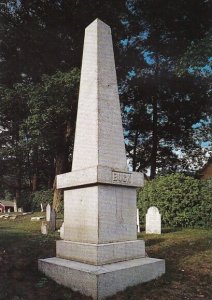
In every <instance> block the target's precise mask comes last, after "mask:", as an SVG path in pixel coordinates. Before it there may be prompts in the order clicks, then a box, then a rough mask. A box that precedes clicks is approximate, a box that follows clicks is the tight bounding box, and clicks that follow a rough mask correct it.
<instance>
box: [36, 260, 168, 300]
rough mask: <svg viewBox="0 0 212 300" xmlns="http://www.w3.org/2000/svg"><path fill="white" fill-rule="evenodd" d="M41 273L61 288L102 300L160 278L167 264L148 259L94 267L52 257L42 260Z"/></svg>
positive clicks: (40, 264)
mask: <svg viewBox="0 0 212 300" xmlns="http://www.w3.org/2000/svg"><path fill="white" fill-rule="evenodd" d="M39 270H40V271H42V272H43V273H45V274H46V275H47V276H48V277H50V278H52V279H53V280H55V281H56V282H57V283H58V284H62V285H63V286H66V287H68V288H71V289H72V290H73V291H79V292H80V293H82V294H83V295H86V296H91V297H92V298H93V299H95V300H101V299H105V298H106V297H108V296H112V295H114V294H116V293H117V292H119V291H123V290H125V289H126V288H127V287H129V286H135V285H137V284H140V283H142V282H147V281H150V280H152V279H155V278H157V277H159V276H161V275H162V274H164V273H165V263H164V260H162V259H155V258H149V257H146V258H138V259H133V260H128V261H123V262H117V263H112V264H106V265H102V266H94V265H90V264H85V263H80V262H76V261H70V260H66V259H61V258H57V257H53V258H47V259H40V260H39Z"/></svg>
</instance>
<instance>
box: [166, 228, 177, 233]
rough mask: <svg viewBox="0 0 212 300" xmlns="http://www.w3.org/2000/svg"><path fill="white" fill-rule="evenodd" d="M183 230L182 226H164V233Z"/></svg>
mask: <svg viewBox="0 0 212 300" xmlns="http://www.w3.org/2000/svg"><path fill="white" fill-rule="evenodd" d="M178 231H182V228H162V233H172V232H178Z"/></svg>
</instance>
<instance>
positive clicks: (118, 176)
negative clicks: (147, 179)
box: [112, 172, 131, 183]
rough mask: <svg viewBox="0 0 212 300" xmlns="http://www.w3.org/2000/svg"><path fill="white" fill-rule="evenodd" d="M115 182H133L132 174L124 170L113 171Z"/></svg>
mask: <svg viewBox="0 0 212 300" xmlns="http://www.w3.org/2000/svg"><path fill="white" fill-rule="evenodd" d="M112 175H113V183H131V174H130V173H122V172H113V173H112Z"/></svg>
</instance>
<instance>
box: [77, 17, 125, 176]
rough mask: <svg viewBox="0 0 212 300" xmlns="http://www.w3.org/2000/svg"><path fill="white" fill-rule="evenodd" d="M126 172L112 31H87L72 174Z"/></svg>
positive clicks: (98, 27)
mask: <svg viewBox="0 0 212 300" xmlns="http://www.w3.org/2000/svg"><path fill="white" fill-rule="evenodd" d="M98 165H100V166H107V167H111V168H114V169H119V170H122V171H127V161H126V154H125V146H124V139H123V129H122V121H121V114H120V104H119V95H118V87H117V79H116V70H115V62H114V54H113V45H112V37H111V30H110V27H109V26H107V25H106V24H104V23H103V22H102V21H100V20H99V19H97V20H95V21H94V22H93V23H92V24H91V25H90V26H88V27H87V28H86V30H85V41H84V51H83V61H82V70H81V82H80V93H79V102H78V113H77V124H76V134H75V143H74V155H73V164H72V171H75V170H81V169H85V168H88V167H93V166H98Z"/></svg>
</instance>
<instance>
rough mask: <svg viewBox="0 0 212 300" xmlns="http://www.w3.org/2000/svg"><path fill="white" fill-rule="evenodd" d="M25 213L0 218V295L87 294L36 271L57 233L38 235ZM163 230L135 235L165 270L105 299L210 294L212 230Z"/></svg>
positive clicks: (0, 298) (56, 299) (53, 299)
mask: <svg viewBox="0 0 212 300" xmlns="http://www.w3.org/2000/svg"><path fill="white" fill-rule="evenodd" d="M37 215H41V214H40V213H39V214H37ZM33 216H36V214H33ZM31 217H32V215H28V216H24V217H19V218H18V219H16V220H2V219H0V300H34V299H36V300H46V299H48V300H82V299H90V298H88V297H85V296H82V295H80V294H78V293H75V292H72V291H70V290H69V289H66V288H64V287H62V286H59V285H57V284H56V283H55V282H53V281H52V280H50V279H48V278H46V277H45V276H44V275H43V274H42V273H39V272H38V270H37V259H38V258H46V257H52V256H55V240H56V239H59V234H58V232H55V233H54V234H50V235H48V236H44V235H41V233H40V225H41V222H31V221H30V218H31ZM60 224H61V220H58V221H57V225H58V227H59V226H60ZM164 231H165V232H164V233H163V234H162V235H145V234H140V235H139V238H142V239H144V240H145V241H146V251H147V253H148V255H149V256H150V257H158V258H165V260H166V270H167V271H166V274H165V275H164V276H162V277H161V278H159V279H157V280H154V281H152V282H149V283H145V284H141V285H139V286H136V287H132V288H128V289H127V290H126V291H124V292H121V293H119V294H117V295H115V296H113V297H110V298H108V299H110V300H137V299H146V300H147V299H148V300H152V299H157V300H160V299H169V300H172V299H176V300H178V299H191V300H196V299H212V230H203V229H183V230H176V231H173V230H169V229H167V230H164Z"/></svg>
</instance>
